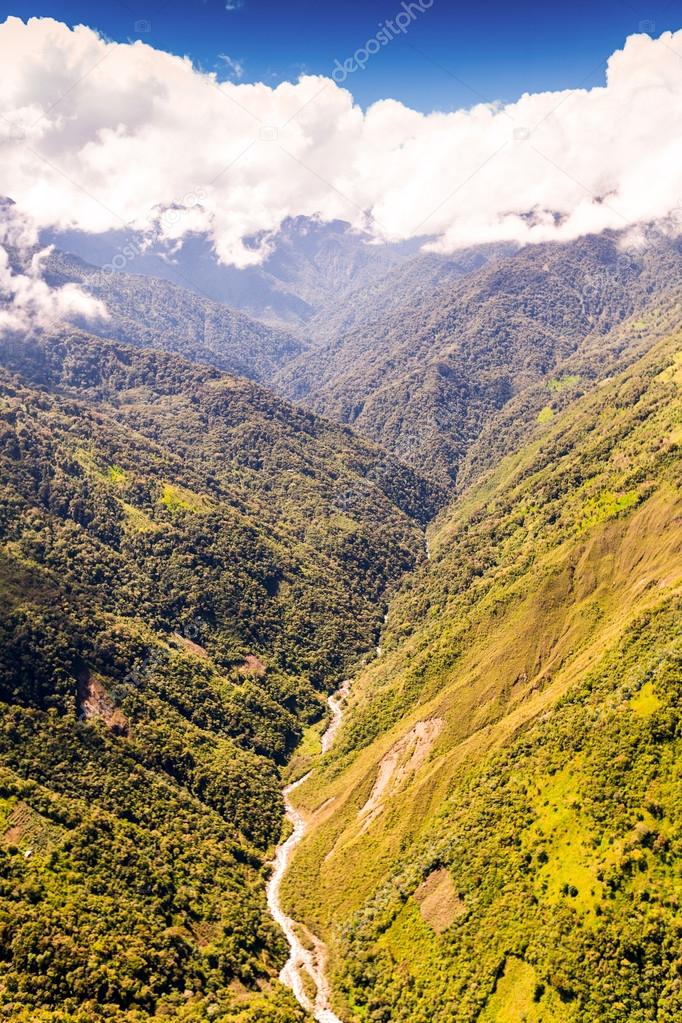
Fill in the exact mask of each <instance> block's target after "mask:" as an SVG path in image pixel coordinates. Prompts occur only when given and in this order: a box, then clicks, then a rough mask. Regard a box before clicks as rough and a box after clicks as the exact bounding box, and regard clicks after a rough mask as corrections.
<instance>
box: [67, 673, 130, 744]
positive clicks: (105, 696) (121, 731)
mask: <svg viewBox="0 0 682 1023" xmlns="http://www.w3.org/2000/svg"><path fill="white" fill-rule="evenodd" d="M78 712H79V715H80V716H81V717H83V718H84V719H85V720H86V721H89V720H90V719H92V718H99V719H100V720H101V721H104V722H105V724H106V725H107V726H108V728H109V730H110V731H112V732H113V733H114V735H127V734H128V731H129V724H128V719H127V717H126V716H125V714H124V713H123V711H122V710H121V709H120V708H119V707H117V706H116V704H115V703H114V701H113V700H112V698H111V696H109V693H108V692H107V690H106V687H105V685H104V683H103V681H102V679H101V678H100V677H99V675H96V674H95V673H94V672H92V671H90V669H89V668H83V669H82V671H81V672H80V674H79V676H78Z"/></svg>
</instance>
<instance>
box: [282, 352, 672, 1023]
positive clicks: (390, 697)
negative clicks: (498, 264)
mask: <svg viewBox="0 0 682 1023" xmlns="http://www.w3.org/2000/svg"><path fill="white" fill-rule="evenodd" d="M681 396H682V333H680V334H677V335H672V336H670V337H669V338H667V339H666V340H664V341H663V342H662V343H659V344H657V345H656V347H655V348H654V349H653V350H652V351H651V352H650V353H649V354H648V355H647V356H645V357H644V358H643V359H641V361H639V362H638V363H636V364H635V365H634V366H633V367H631V368H630V369H629V370H627V371H626V372H625V373H623V374H622V375H621V376H619V377H617V378H614V379H611V380H607V381H605V382H604V383H603V384H602V386H600V387H598V388H597V389H596V390H595V391H593V392H592V393H591V394H588V395H586V396H584V397H582V398H580V399H579V400H577V401H575V402H574V403H573V404H572V405H571V406H570V407H569V408H567V409H566V410H565V411H564V412H562V413H561V414H560V415H559V416H557V417H556V418H554V419H553V420H552V421H551V422H548V424H547V426H546V428H545V432H544V433H543V435H542V437H541V439H539V440H536V441H535V442H534V443H533V445H532V446H530V447H526V448H525V449H522V450H521V451H520V452H518V453H516V454H515V455H513V456H510V457H508V458H507V459H506V460H505V461H504V462H503V463H502V464H501V465H500V466H499V467H498V468H497V470H495V472H494V473H493V474H492V475H489V476H488V477H487V478H485V479H484V480H483V481H482V482H481V483H479V484H478V485H477V486H475V487H474V488H472V489H470V490H469V491H468V492H467V493H465V494H464V495H463V496H462V497H461V498H460V499H459V501H458V502H457V503H456V504H455V506H454V507H452V508H450V509H449V511H448V512H446V513H445V514H444V515H442V516H441V518H440V520H439V521H438V522H437V523H436V525H435V526H434V527H433V528H432V535H431V551H432V557H431V561H430V563H429V564H428V565H426V566H424V568H423V569H422V570H421V571H420V572H418V573H417V575H416V576H414V577H412V578H411V579H410V580H409V581H408V583H407V584H406V586H405V587H404V588H403V590H402V592H401V593H400V594H399V595H398V597H397V598H396V599H395V600H394V602H393V604H392V607H391V611H390V613H389V617H388V622H387V627H386V632H385V636H384V638H383V640H382V647H383V652H382V654H381V656H379V657H378V658H377V659H376V660H374V661H373V662H372V663H371V664H369V665H368V666H367V667H366V669H365V670H364V671H363V672H362V673H361V674H360V675H359V676H358V678H357V679H356V680H355V681H354V685H353V695H352V698H351V701H350V706H349V708H348V711H347V715H346V722H345V726H344V729H343V731H342V732H341V734H340V736H339V741H338V744H337V746H336V748H335V750H334V751H333V752H332V753H331V754H329V755H328V756H327V758H326V759H324V760H322V761H321V763H320V767H319V769H318V770H317V771H316V772H315V773H314V775H313V777H312V778H311V780H310V781H309V782H307V783H306V784H305V785H304V786H302V787H301V788H300V789H299V790H298V793H297V798H298V799H299V800H300V803H301V805H302V807H303V808H304V809H305V810H306V811H307V812H308V813H309V814H310V816H311V825H312V826H311V831H310V834H309V836H308V838H307V839H306V841H305V842H304V843H303V845H302V847H301V849H300V852H299V854H298V855H297V858H296V859H295V861H294V864H293V867H292V870H291V873H290V875H289V878H288V881H287V886H286V890H285V897H286V899H287V902H288V906H289V909H290V910H291V912H292V915H294V916H295V917H296V918H298V919H304V920H305V921H306V922H307V923H308V924H310V925H311V926H312V927H313V929H315V930H317V932H318V933H319V934H320V935H322V936H323V937H324V939H325V940H326V941H327V942H328V944H329V947H330V953H331V971H332V981H333V985H334V990H335V998H336V1004H337V1008H338V1010H339V1012H340V1014H341V1015H342V1016H343V1018H344V1019H346V1020H348V1021H363V1023H364V1021H370V1020H371V1021H389V1020H390V1021H392V1023H403V1021H404V1023H426V1021H428V1023H459V1021H462V1023H464V1021H474V1020H477V1021H480V1023H522V1021H526V1023H541V1021H542V1023H560V1021H567V1023H568V1021H571V1023H573V1021H575V1023H587V1021H590V1023H592V1021H594V1023H597V1021H599V1023H639V1021H648V1020H652V1021H653V1020H656V1021H657V1023H673V1021H674V1020H679V1019H681V1018H682V1003H681V1001H680V990H681V983H682V976H681V972H682V958H681V954H680V949H681V947H682V943H681V935H682V922H681V920H680V915H679V899H680V895H681V891H682V886H681V884H680V873H679V863H680V860H679V852H680V845H679V842H680V837H679V831H678V827H679V819H680V813H681V811H682V797H681V795H680V785H679V774H676V771H677V772H678V771H679V767H676V763H677V764H679V739H680V734H681V730H682V726H681V723H680V719H681V715H680V691H681V688H682V685H681V682H682V640H681V638H680V636H681V633H682V616H681V614H680V610H681V598H682V493H681V491H680V482H681V479H682V460H681V458H680V455H681V453H682V402H681V400H680V399H681ZM676 744H677V746H676ZM676 752H677V753H678V758H677V761H676V758H675V753H676Z"/></svg>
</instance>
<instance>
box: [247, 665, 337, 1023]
mask: <svg viewBox="0 0 682 1023" xmlns="http://www.w3.org/2000/svg"><path fill="white" fill-rule="evenodd" d="M348 687H349V682H348V681H346V682H344V683H343V685H342V686H341V688H340V689H339V691H338V692H337V693H336V694H335V695H334V696H330V697H329V701H328V702H329V709H330V711H331V721H330V722H329V725H328V727H327V730H326V732H325V733H324V735H323V736H322V752H323V753H327V752H328V751H329V750H330V749H331V747H332V744H333V742H334V739H335V738H336V734H337V732H338V730H339V728H340V726H341V722H342V720H343V703H344V700H345V699H346V697H347V695H348ZM311 773H312V772H308V774H306V775H304V777H303V778H299V780H298V781H296V782H294V783H293V785H289V786H288V787H287V788H286V789H285V790H284V802H285V806H286V817H287V820H288V821H290V822H291V825H292V828H293V830H292V832H291V834H290V835H289V837H288V838H287V840H286V842H283V843H282V845H280V846H278V847H277V852H276V855H275V861H274V869H273V872H272V876H271V878H270V880H269V882H268V887H267V896H268V907H269V909H270V912H271V913H272V915H273V917H274V919H275V920H276V921H277V923H278V924H279V926H280V927H281V928H282V930H283V931H284V934H285V936H286V939H287V941H288V943H289V958H288V959H287V961H286V963H285V965H284V967H283V968H282V972H281V973H280V975H279V979H280V980H281V981H282V983H283V984H286V986H287V987H290V988H291V990H292V991H293V992H294V995H295V996H296V998H297V1000H298V1001H299V1002H300V1004H301V1005H302V1006H303V1008H304V1009H305V1010H306V1012H310V1013H312V1014H313V1016H314V1018H315V1019H316V1020H317V1023H343V1021H342V1020H340V1019H339V1017H338V1016H337V1015H336V1014H335V1013H334V1012H332V1010H331V1009H330V1008H329V999H330V991H329V981H328V979H327V970H326V967H327V949H326V947H325V945H324V942H322V941H321V940H320V939H319V938H318V937H316V935H314V934H312V933H311V932H310V931H309V930H308V928H306V927H304V926H302V925H301V924H298V925H297V924H296V922H295V921H294V920H292V919H291V917H290V916H287V914H286V913H285V912H284V910H283V909H282V903H281V889H282V880H283V878H284V875H285V874H286V872H287V869H288V867H289V864H290V863H291V858H292V856H293V854H294V850H295V849H296V847H297V846H298V845H299V844H300V843H301V841H302V840H303V838H304V836H305V834H306V831H307V827H306V823H305V820H304V818H303V816H302V814H301V813H299V811H298V810H297V809H296V807H295V806H294V805H293V804H292V802H291V794H292V792H294V791H295V790H296V789H297V788H298V786H299V785H302V784H303V782H304V781H306V779H308V778H309V777H310V775H311ZM297 928H298V931H299V932H303V933H304V934H305V937H306V939H307V943H306V944H305V945H304V944H303V942H302V941H301V939H300V938H299V936H298V934H297ZM306 974H307V977H308V978H309V980H308V982H307V983H306V979H305V978H306ZM310 982H312V987H313V988H314V989H315V996H314V1000H313V999H312V998H311V997H310V995H309V994H308V991H307V990H306V988H310V987H311V983H310Z"/></svg>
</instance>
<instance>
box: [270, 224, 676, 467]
mask: <svg viewBox="0 0 682 1023" xmlns="http://www.w3.org/2000/svg"><path fill="white" fill-rule="evenodd" d="M485 255H486V253H485V252H484V250H477V251H474V252H472V253H470V254H468V256H466V258H465V256H462V257H461V261H460V262H459V263H458V262H457V260H456V259H453V260H452V261H450V263H443V262H442V261H440V260H435V262H434V261H433V260H430V259H429V257H420V258H419V260H416V261H413V262H412V263H406V264H404V265H401V266H400V267H399V268H397V269H396V270H394V271H392V272H391V273H390V274H388V275H387V276H386V277H385V278H384V279H383V281H382V282H381V286H380V287H379V288H377V286H375V287H374V288H373V289H372V290H370V291H368V292H367V293H366V294H365V295H363V294H362V293H356V294H355V295H354V301H353V305H354V308H355V312H354V313H353V314H352V315H347V317H346V319H345V320H344V319H343V318H340V319H338V320H337V321H336V322H337V323H338V324H339V326H340V328H341V332H340V333H339V334H338V335H337V336H335V337H332V338H331V339H329V340H327V341H326V342H325V343H324V344H322V346H321V347H317V349H316V350H314V351H308V352H306V353H305V354H304V355H302V356H299V357H298V358H296V359H294V360H292V361H291V362H290V363H289V364H288V365H286V366H284V367H283V368H282V369H281V370H280V371H279V372H278V373H277V375H276V377H275V380H274V383H275V386H276V387H277V388H278V390H279V391H280V392H281V393H283V394H284V395H286V396H287V397H289V398H293V399H295V400H297V401H302V402H304V403H306V404H307V405H309V406H310V407H312V408H314V409H315V410H316V411H318V412H321V413H322V414H324V415H326V416H329V417H330V418H332V419H336V420H337V421H340V422H344V423H349V424H352V425H353V427H354V429H356V430H358V431H359V432H360V433H363V434H365V435H366V436H369V437H371V438H373V439H375V440H379V439H381V443H382V444H384V445H385V446H386V447H388V448H389V449H390V450H392V451H394V452H395V453H396V454H397V455H398V456H399V457H401V458H402V459H403V460H406V461H408V462H409V463H410V464H412V465H415V466H417V465H418V466H420V468H421V470H422V471H428V472H429V473H430V474H431V476H432V478H434V479H435V480H437V481H438V482H439V483H440V484H441V485H446V486H449V485H452V483H453V482H454V481H455V480H456V479H457V474H458V470H459V466H460V464H461V462H462V460H463V459H464V458H465V457H466V455H467V452H468V450H469V448H470V447H471V445H472V444H473V443H474V442H475V441H476V439H477V438H478V437H479V435H480V434H481V432H482V431H483V430H484V429H485V427H486V426H487V425H489V422H490V420H491V419H492V418H493V417H494V416H495V415H496V414H497V412H498V411H499V410H500V409H502V408H503V407H504V406H505V405H506V404H507V403H508V402H510V401H511V400H513V399H515V398H516V397H517V396H518V395H520V394H522V393H523V392H524V391H525V390H526V389H527V388H529V387H533V386H535V385H538V384H540V383H542V382H543V381H546V382H549V381H550V380H552V379H553V378H555V376H556V374H557V371H558V369H559V367H560V365H561V363H562V362H563V361H564V360H566V359H567V358H568V357H569V356H571V355H572V354H574V353H576V352H577V351H578V350H580V349H581V347H582V346H584V345H586V344H587V345H588V346H589V345H590V344H592V343H593V342H594V341H595V340H598V339H599V338H601V337H603V336H605V335H606V334H608V333H609V332H610V331H611V330H612V329H613V328H614V327H616V326H617V325H618V324H619V323H620V322H622V321H623V320H625V319H627V318H628V317H629V316H631V315H632V314H633V313H635V312H639V311H642V310H646V309H647V307H648V306H649V304H650V302H651V301H652V300H653V301H655V302H656V303H658V302H660V300H661V298H662V296H663V295H664V294H665V292H666V291H667V290H668V289H670V288H675V287H677V286H679V285H680V283H681V282H682V257H681V255H680V251H679V243H678V241H674V240H672V239H667V238H665V236H664V235H662V234H661V233H660V232H659V233H657V234H654V236H653V240H651V241H649V242H647V241H646V240H645V242H644V243H643V245H641V246H640V247H634V248H630V249H627V248H624V239H623V238H622V237H621V236H618V235H601V236H598V237H588V238H583V239H580V240H578V241H576V242H573V243H570V244H565V245H538V246H530V247H528V248H525V249H522V250H520V251H518V252H513V253H509V252H507V251H505V250H500V249H493V250H491V251H490V252H488V253H487V257H488V258H486V259H485V261H484V262H483V264H482V265H480V266H479V267H478V268H477V261H481V260H482V259H483V258H484V256H485ZM422 275H423V276H422ZM420 282H421V283H420Z"/></svg>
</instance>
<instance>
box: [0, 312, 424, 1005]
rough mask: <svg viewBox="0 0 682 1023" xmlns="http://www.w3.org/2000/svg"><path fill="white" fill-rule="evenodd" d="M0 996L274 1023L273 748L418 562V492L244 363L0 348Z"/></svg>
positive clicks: (320, 694) (331, 681) (60, 345)
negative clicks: (269, 892) (252, 376)
mask: <svg viewBox="0 0 682 1023" xmlns="http://www.w3.org/2000/svg"><path fill="white" fill-rule="evenodd" d="M0 359H1V362H2V368H1V369H0V382H1V385H2V397H1V398H0V479H1V480H2V486H1V488H0V605H1V606H2V615H1V619H0V621H1V624H0V722H1V723H0V821H1V826H0V834H1V835H2V838H0V1003H1V1004H2V1008H3V1011H4V1013H5V1015H9V1017H10V1018H12V1019H15V1020H17V1021H25V1023H28V1021H31V1023H36V1021H40V1023H47V1021H49V1023H90V1021H94V1020H99V1019H102V1020H107V1021H116V1023H123V1021H125V1023H144V1021H146V1020H148V1019H151V1018H154V1019H157V1018H163V1019H172V1020H190V1019H197V1020H198V1019H200V1020H205V1019H213V1018H216V1019H230V1020H238V1021H240V1023H247V1021H248V1023H263V1021H269V1023H293V1021H295V1020H300V1019H301V1017H302V1014H301V1012H300V1010H299V1009H298V1008H297V1006H296V1003H295V1002H294V1000H293V996H291V995H290V994H289V993H288V992H286V991H284V990H283V989H281V988H280V987H279V985H278V984H276V983H275V982H274V978H275V977H276V974H277V971H278V969H279V967H280V966H281V964H282V962H283V961H284V958H285V951H286V950H285V945H284V941H283V938H282V936H281V935H280V934H279V932H278V931H277V929H276V928H275V926H274V924H273V923H272V921H271V920H270V919H269V917H268V914H267V910H266V905H265V898H264V881H265V868H264V862H265V860H266V859H267V857H268V856H269V854H270V851H271V849H272V846H273V844H274V843H275V842H276V841H277V840H278V838H279V834H280V830H281V821H282V799H281V794H280V780H279V771H280V767H281V765H282V764H283V763H284V762H285V761H286V759H287V757H288V755H289V754H290V752H291V751H292V750H293V749H294V747H295V746H296V745H297V743H298V742H299V739H300V737H301V734H302V729H303V727H304V726H305V725H306V724H307V723H309V722H311V721H313V720H315V719H317V718H319V717H320V716H321V714H322V712H323V709H324V695H325V693H326V692H328V691H329V690H330V689H331V688H332V687H334V686H335V685H336V684H337V683H338V680H339V679H340V678H341V677H342V675H343V674H344V673H345V672H346V671H347V670H348V668H349V665H351V664H352V663H353V661H354V660H355V659H356V658H357V656H358V654H359V653H361V652H362V651H364V650H366V649H368V648H369V647H370V646H371V645H372V644H373V643H374V642H375V639H376V634H377V631H378V627H379V624H380V622H381V618H382V614H383V610H384V608H385V599H386V593H387V591H388V590H389V589H390V588H391V587H392V586H394V585H395V583H396V582H397V580H398V579H399V578H400V576H401V575H402V573H404V572H405V571H406V570H408V569H410V568H411V567H412V566H413V565H414V564H415V562H416V561H418V560H419V559H421V558H422V557H423V554H422V550H423V534H422V530H421V526H420V525H419V524H418V522H417V521H416V516H422V517H424V516H428V515H429V514H431V513H432V511H433V509H434V507H435V505H434V498H433V495H432V493H431V492H430V491H429V488H428V487H427V486H426V485H425V484H424V483H423V482H422V481H420V480H419V478H418V477H416V476H415V474H414V473H413V472H412V471H411V470H408V469H404V468H401V467H400V466H399V465H398V464H397V463H395V461H391V459H387V458H386V456H385V455H384V453H383V452H381V451H380V450H379V449H377V448H375V447H373V446H372V445H369V444H367V443H364V442H362V441H358V440H356V439H355V438H354V437H352V435H350V434H349V432H348V431H346V430H343V429H342V428H339V427H335V426H331V425H329V424H326V423H324V422H321V421H320V420H318V419H316V418H315V417H314V416H313V415H312V414H310V413H308V412H303V411H301V410H296V409H292V408H290V407H289V406H287V405H286V404H284V403H282V402H281V401H279V400H277V399H275V398H273V397H272V396H271V395H269V394H268V393H267V392H264V391H262V390H260V389H259V388H258V387H256V386H255V385H251V384H248V383H246V382H244V381H239V380H236V379H234V378H231V377H226V376H223V375H221V374H220V373H219V372H217V371H216V370H213V369H211V368H208V367H197V366H193V365H191V364H190V363H187V362H184V361H183V360H181V359H179V358H177V357H174V356H171V355H167V354H164V353H159V352H139V351H136V350H135V349H134V348H131V347H127V346H123V345H120V344H117V343H114V342H106V341H100V340H98V339H94V338H91V337H88V336H87V335H84V334H79V333H78V332H76V331H73V332H70V333H65V334H63V335H61V336H58V337H54V338H51V339H47V340H43V341H38V340H29V339H25V340H22V341H20V342H11V341H8V340H7V339H5V340H4V341H3V342H2V345H1V348H0Z"/></svg>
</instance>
